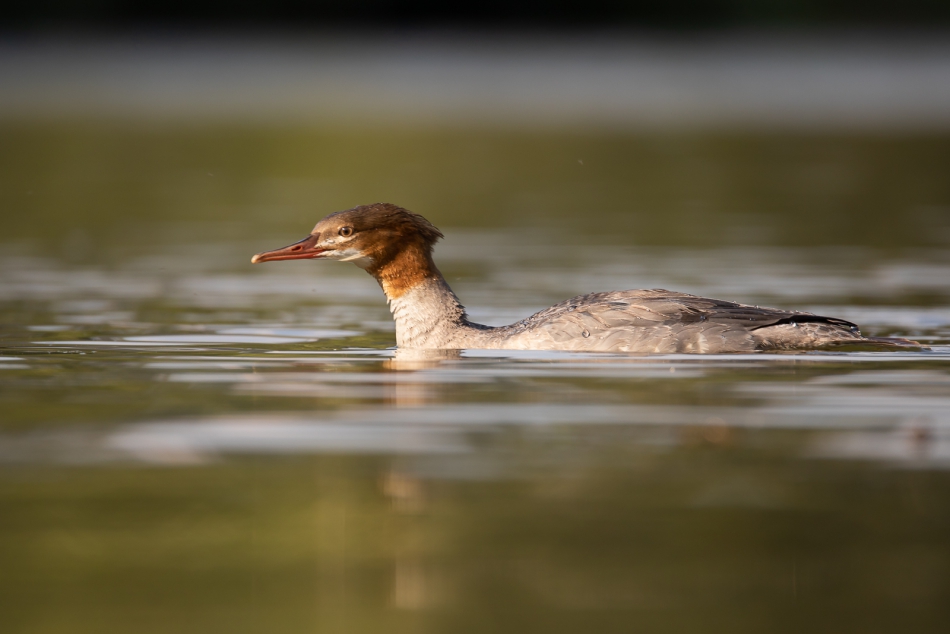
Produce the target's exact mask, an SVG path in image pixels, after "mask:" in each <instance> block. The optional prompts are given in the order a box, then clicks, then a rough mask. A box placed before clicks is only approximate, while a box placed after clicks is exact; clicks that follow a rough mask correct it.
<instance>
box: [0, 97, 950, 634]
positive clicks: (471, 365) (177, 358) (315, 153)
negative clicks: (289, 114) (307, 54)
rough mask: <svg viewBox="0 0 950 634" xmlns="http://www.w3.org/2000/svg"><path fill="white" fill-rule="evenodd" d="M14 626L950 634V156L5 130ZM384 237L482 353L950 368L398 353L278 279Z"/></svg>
mask: <svg viewBox="0 0 950 634" xmlns="http://www.w3.org/2000/svg"><path fill="white" fill-rule="evenodd" d="M0 147H2V150H0V184H2V186H0V202H2V208H3V214H2V219H0V229H2V234H0V421H2V422H0V570H2V571H3V573H2V574H0V606H2V610H0V612H2V616H0V619H2V622H0V629H2V630H3V631H10V632H129V631H136V632H172V631H173V632H186V631H194V632H207V631H228V632H261V631H266V632H302V631H314V632H382V631H385V632H421V631H426V632H453V633H454V632H488V631H491V632H496V631H512V632H524V631H545V632H578V631H617V632H620V631H623V632H628V631H641V630H642V631H651V632H652V631H664V632H697V631H702V632H762V631H770V632H776V631H788V632H792V631H803V630H807V631H813V632H843V631H854V632H874V631H880V632H883V631H893V632H910V631H913V632H937V631H946V628H947V626H948V623H950V471H948V467H950V252H948V249H947V246H948V244H950V179H947V177H946V175H947V173H948V170H950V135H948V134H947V133H946V132H940V131H937V132H928V131H923V132H913V131H904V132H895V131H893V130H891V131H885V132H875V131H863V132H861V131H858V132H855V131H852V132H849V133H847V134H843V133H842V134H833V133H830V132H814V131H812V132H802V131H798V132H790V131H781V130H776V131H768V130H758V131H755V132H748V131H741V130H733V131H719V132H702V131H698V130H696V129H692V130H677V129H663V130H653V131H644V130H640V131H631V130H630V129H618V130H606V129H603V128H587V127H583V126H581V127H576V128H570V129H554V128H552V129H532V130H527V131H526V130H523V129H518V128H512V127H509V128H505V127H504V126H494V127H493V126H474V127H472V126H468V127H466V126H464V125H460V126H455V127H452V126H445V125H440V126H428V127H427V126H424V125H406V126H395V125H390V124H379V125H376V126H375V127H373V126H363V127H360V126H352V125H350V126H336V125H333V126H331V125H319V124H315V123H312V124H307V125H304V124H302V123H299V122H294V123H288V122H271V123H268V122H262V121H255V122H250V123H247V122H246V123H234V122H230V123H229V122H217V123H215V122H208V121H204V122H201V123H200V124H198V123H194V122H189V121H176V120H161V119H155V118H148V117H144V118H142V119H134V118H126V119H122V120H106V119H102V118H99V119H97V118H95V117H85V118H81V119H77V120H68V119H41V118H40V119H31V118H29V117H23V116H19V117H18V118H17V117H14V118H8V119H6V120H3V121H0ZM376 200H388V201H392V202H396V203H398V204H402V205H405V206H406V207H408V208H410V209H413V210H414V211H417V212H420V213H423V214H424V215H426V216H427V217H429V218H430V219H431V220H432V221H433V222H435V223H436V224H437V225H438V226H440V227H441V228H442V229H443V230H444V232H445V233H446V235H447V238H446V240H445V241H444V242H443V243H442V244H440V245H439V247H438V248H437V251H436V258H437V261H438V262H439V264H440V267H441V268H442V270H443V271H444V272H445V274H446V277H447V279H448V280H449V281H450V283H451V284H452V285H453V287H454V288H455V290H456V291H457V292H458V294H459V295H460V297H461V299H462V301H463V302H464V303H465V304H466V305H467V306H468V307H469V310H470V314H471V315H472V317H473V318H474V319H476V320H479V321H484V322H486V323H490V324H501V323H507V322H510V321H514V320H516V319H519V318H521V317H523V316H526V315H528V314H530V313H531V312H533V311H535V310H538V309H540V308H543V307H546V306H548V305H550V304H552V303H554V302H556V301H560V300H562V299H565V298H567V297H570V296H572V295H575V294H578V293H583V292H590V291H595V290H610V289H619V288H650V287H665V288H671V289H676V290H683V291H689V292H694V293H699V294H704V295H710V296H714V297H722V298H726V299H734V300H740V301H744V302H749V303H754V304H762V305H777V306H782V307H795V308H800V309H805V310H811V311H815V312H821V313H825V314H830V315H835V316H840V317H844V318H846V319H849V320H853V321H855V322H857V323H859V324H861V326H862V329H863V330H864V332H865V333H868V334H882V335H897V336H904V337H911V338H914V339H917V340H919V341H921V342H923V343H925V344H926V345H928V346H930V350H928V351H924V352H901V353H872V352H838V353H835V352H820V353H808V354H782V355H767V354H757V355H723V356H710V357H701V356H689V355H671V356H640V357H637V356H623V355H606V354H566V353H565V354H561V353H541V352H538V353H530V352H528V353H507V352H493V351H465V352H462V353H460V354H459V355H457V356H455V357H450V356H446V358H425V359H419V358H414V357H411V356H410V357H406V356H405V355H402V354H399V353H397V352H396V351H394V350H393V344H394V333H393V327H392V324H391V321H390V317H389V313H388V311H387V308H386V306H385V303H384V300H383V297H382V294H381V292H380V291H379V289H378V288H377V287H376V285H375V283H374V282H373V281H372V280H371V279H370V278H369V277H368V276H366V275H365V274H364V273H363V272H361V271H359V270H358V269H356V268H355V267H352V266H348V265H343V264H336V263H328V262H327V263H319V262H292V263H274V264H267V265H263V266H253V267H252V266H251V265H250V263H249V260H250V256H251V255H252V254H253V253H256V252H258V251H262V250H266V249H270V248H275V247H278V246H281V245H283V244H287V243H289V242H291V241H293V240H296V239H298V238H299V237H302V236H303V235H305V234H306V233H307V232H308V231H309V230H310V228H311V227H312V225H313V224H314V223H315V222H316V220H318V219H319V218H320V217H322V216H323V215H324V214H326V213H328V212H331V211H335V210H338V209H344V208H348V207H351V206H353V205H355V204H359V203H365V202H373V201H376Z"/></svg>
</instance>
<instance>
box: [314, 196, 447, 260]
mask: <svg viewBox="0 0 950 634" xmlns="http://www.w3.org/2000/svg"><path fill="white" fill-rule="evenodd" d="M312 233H313V234H317V233H319V234H320V235H321V236H327V237H333V236H337V237H339V238H340V239H337V240H336V241H335V242H336V243H337V244H338V245H339V247H340V248H341V249H342V248H345V249H347V250H355V251H359V252H360V253H361V255H362V257H365V258H368V259H370V260H372V261H373V264H375V265H383V264H385V262H386V261H388V260H390V259H392V258H393V257H395V256H396V255H397V254H398V253H399V252H400V251H404V250H406V249H409V248H414V249H422V250H424V251H425V252H426V253H431V252H432V247H433V245H435V243H436V242H438V241H439V239H440V238H442V237H443V236H442V232H441V231H439V230H438V229H436V227H435V226H434V225H433V224H432V223H431V222H429V221H428V220H426V219H425V218H423V217H422V216H420V215H419V214H416V213H413V212H411V211H409V210H408V209H403V208H402V207H399V206H398V205H394V204H392V203H374V204H372V205H360V206H359V207H354V208H353V209H347V210H346V211H338V212H336V213H332V214H330V215H329V216H327V217H326V218H324V219H323V220H321V221H320V222H318V223H317V226H315V227H314V228H313V232H312ZM347 234H348V235H347ZM367 268H371V267H367Z"/></svg>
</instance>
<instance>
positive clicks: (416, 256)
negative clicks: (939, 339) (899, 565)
mask: <svg viewBox="0 0 950 634" xmlns="http://www.w3.org/2000/svg"><path fill="white" fill-rule="evenodd" d="M442 237H443V235H442V233H441V232H440V231H439V230H438V229H437V228H436V227H435V226H434V225H432V223H430V222H429V221H428V220H426V219H425V218H423V217H422V216H420V215H419V214H415V213H412V212H411V211H408V210H406V209H403V208H402V207H398V206H396V205H393V204H390V203H376V204H372V205H362V206H359V207H354V208H353V209H348V210H346V211H339V212H336V213H333V214H330V215H329V216H327V217H326V218H324V219H323V220H321V221H320V222H318V223H317V226H316V227H314V228H313V231H312V232H311V233H310V235H309V236H307V237H306V238H304V239H303V240H301V241H299V242H296V243H294V244H291V245H289V246H286V247H284V248H282V249H277V250H275V251H266V252H264V253H258V254H257V255H255V256H254V257H253V258H252V259H251V262H252V263H255V264H256V263H259V262H271V261H276V260H300V259H308V258H312V259H321V260H338V261H340V262H353V263H354V264H356V265H357V266H359V267H360V268H362V269H364V270H365V271H366V272H367V273H369V274H370V275H372V276H373V277H374V278H376V281H377V282H378V283H379V285H380V286H381V287H382V289H383V292H384V293H385V294H386V299H387V300H388V302H389V306H390V310H391V311H392V314H393V319H394V320H395V322H396V345H397V346H398V347H399V348H410V349H450V350H451V349H455V350H457V349H464V348H482V349H506V350H575V351H603V352H633V353H677V352H683V353H725V352H751V351H756V350H807V349H815V348H822V347H827V346H830V345H838V344H872V345H879V346H887V347H894V346H900V347H906V346H910V347H915V348H919V347H920V344H918V343H916V342H913V341H908V340H906V339H891V338H875V337H863V336H862V335H861V332H860V330H859V329H858V327H857V326H856V325H855V324H853V323H851V322H849V321H845V320H843V319H836V318H834V317H821V316H819V315H813V314H811V313H803V312H796V311H788V310H780V309H777V308H760V307H758V306H747V305H744V304H737V303H734V302H727V301H722V300H718V299H707V298H705V297H697V296H695V295H688V294H686V293H676V292H673V291H667V290H662V289H653V290H632V291H611V292H606V293H591V294H589V295H581V296H579V297H574V298H572V299H569V300H567V301H564V302H561V303H560V304H556V305H554V306H551V307H550V308H547V309H545V310H542V311H541V312H539V313H536V314H534V315H532V316H530V317H528V318H526V319H523V320H521V321H519V322H517V323H514V324H511V325H509V326H500V327H491V326H484V325H482V324H476V323H473V322H471V321H469V319H468V315H466V313H465V308H464V307H463V306H462V304H461V303H460V302H459V299H458V297H456V295H455V293H454V292H452V289H451V288H449V285H448V284H447V283H446V281H445V278H444V277H442V273H440V272H439V269H438V268H437V267H436V265H435V262H433V260H432V248H433V246H434V245H435V243H436V242H437V241H438V240H439V239H440V238H442Z"/></svg>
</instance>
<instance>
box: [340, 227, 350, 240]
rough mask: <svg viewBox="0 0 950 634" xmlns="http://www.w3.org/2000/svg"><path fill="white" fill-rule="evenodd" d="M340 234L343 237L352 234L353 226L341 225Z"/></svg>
mask: <svg viewBox="0 0 950 634" xmlns="http://www.w3.org/2000/svg"><path fill="white" fill-rule="evenodd" d="M340 235H341V236H343V237H344V238H349V237H350V236H351V235H353V227H343V228H342V229H340Z"/></svg>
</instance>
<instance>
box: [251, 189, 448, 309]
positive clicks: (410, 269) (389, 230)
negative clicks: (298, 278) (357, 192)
mask: <svg viewBox="0 0 950 634" xmlns="http://www.w3.org/2000/svg"><path fill="white" fill-rule="evenodd" d="M442 237H443V236H442V232H441V231H439V230H438V229H436V228H435V226H434V225H433V224H432V223H430V222H429V221H428V220H426V219H425V218H423V217H422V216H420V215H419V214H415V213H412V212H411V211H409V210H407V209H403V208H402V207H399V206H398V205H393V204H392V203H374V204H372V205H360V206H359V207H354V208H353V209H347V210H346V211H338V212H336V213H332V214H330V215H329V216H327V217H326V218H324V219H323V220H321V221H320V222H318V223H317V225H316V226H315V227H314V228H313V231H312V232H310V235H309V236H308V237H306V238H304V239H303V240H301V241H300V242H296V243H294V244H291V245H289V246H287V247H284V248H282V249H277V250H275V251H267V252H265V253H258V254H257V255H255V256H254V258H253V259H252V260H251V261H252V262H254V263H257V262H268V261H273V260H297V259H328V260H339V261H343V262H353V263H355V264H357V265H358V266H360V267H362V268H364V269H366V270H367V272H369V273H370V274H371V275H373V277H375V278H376V279H377V280H378V281H379V283H380V285H382V287H383V290H384V291H386V294H387V295H388V296H389V297H390V298H391V299H392V298H394V297H398V296H399V295H401V294H402V293H404V292H406V291H407V290H408V289H410V288H412V287H413V286H415V285H416V284H418V283H420V282H421V281H423V280H424V279H426V278H428V277H432V276H433V275H439V272H438V269H436V267H435V264H434V263H433V262H432V247H433V246H434V245H435V243H436V242H438V240H439V239H440V238H442Z"/></svg>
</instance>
